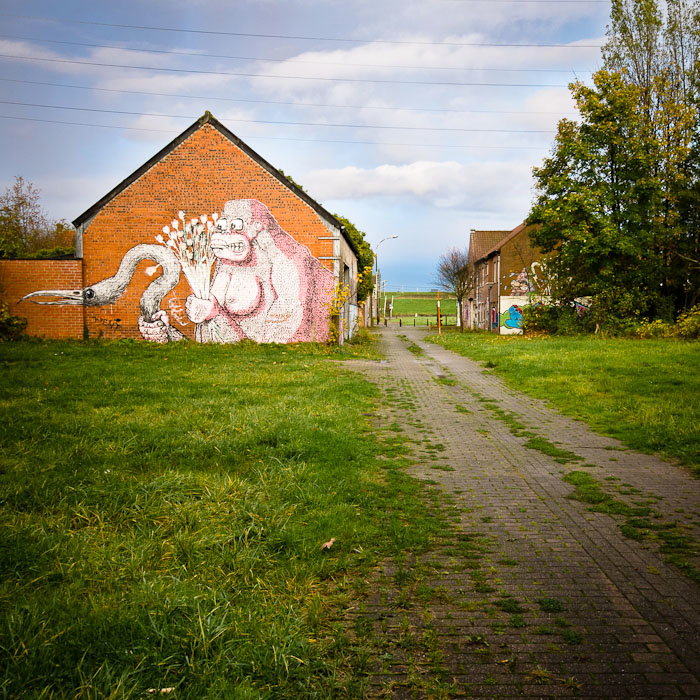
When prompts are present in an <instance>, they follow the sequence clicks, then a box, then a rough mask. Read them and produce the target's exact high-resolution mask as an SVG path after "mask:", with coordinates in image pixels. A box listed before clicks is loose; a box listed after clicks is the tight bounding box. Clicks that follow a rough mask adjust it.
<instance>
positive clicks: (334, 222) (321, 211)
mask: <svg viewBox="0 0 700 700" xmlns="http://www.w3.org/2000/svg"><path fill="white" fill-rule="evenodd" d="M205 124H210V125H211V126H213V127H214V128H215V129H216V130H217V131H218V132H219V133H220V134H221V135H222V136H224V137H225V138H227V139H228V140H229V141H231V142H232V143H233V144H235V145H236V146H238V148H240V149H241V150H242V151H243V152H244V153H245V154H246V155H247V156H249V157H250V158H252V159H253V160H254V161H255V162H256V163H257V164H258V165H259V166H260V167H262V168H264V169H265V170H267V172H268V173H270V175H272V176H273V177H274V178H275V179H276V180H278V181H279V182H281V183H282V184H283V185H284V186H285V187H288V188H289V189H290V190H291V191H292V192H294V194H295V195H296V196H297V197H299V198H300V199H302V200H303V201H304V202H305V203H306V204H308V205H309V206H310V207H311V208H312V209H313V210H314V211H315V212H316V213H317V214H318V215H319V216H320V217H321V218H322V219H325V220H326V221H327V222H328V223H329V224H331V226H334V227H336V228H337V229H339V230H340V231H341V232H342V234H343V237H344V238H345V240H346V241H347V243H348V245H349V246H350V248H351V249H352V250H353V252H354V253H355V255H357V254H358V250H357V247H356V246H355V244H354V243H353V241H352V239H351V238H350V236H348V234H347V232H346V231H345V227H344V226H343V224H341V223H340V221H338V219H336V218H335V216H333V214H331V213H330V212H329V211H328V210H327V209H325V208H324V207H322V206H321V205H320V204H319V203H318V202H317V201H316V200H315V199H313V198H312V197H310V196H309V195H308V194H307V193H306V192H304V190H302V189H301V188H300V187H298V186H297V185H295V184H294V183H293V182H291V181H290V180H289V179H288V178H287V177H285V176H284V175H283V174H282V173H281V172H280V171H279V170H277V168H275V167H274V165H271V164H270V163H269V162H268V161H266V160H265V159H264V158H263V157H262V156H261V155H260V154H259V153H257V152H256V151H254V150H253V149H252V148H251V147H250V146H248V145H247V144H246V143H244V142H243V141H241V139H239V138H238V136H236V135H235V134H234V133H233V132H232V131H230V130H229V129H227V128H226V127H225V126H224V125H223V124H222V123H221V122H220V121H219V120H218V119H216V117H214V115H213V114H212V113H211V112H205V113H204V114H203V115H202V116H201V117H200V118H199V119H197V121H195V122H194V123H193V124H191V125H190V126H189V127H187V129H185V130H184V131H183V132H182V133H181V134H180V135H179V136H176V137H175V138H174V139H173V140H172V141H171V142H170V143H169V144H168V145H167V146H165V148H163V149H161V150H160V151H158V153H156V154H155V155H154V156H153V157H152V158H151V159H149V160H148V161H146V162H145V163H144V164H143V165H142V166H141V167H140V168H138V169H137V170H135V171H134V172H133V173H131V175H129V176H128V177H127V178H125V179H124V180H122V181H121V182H120V183H119V184H118V185H117V186H116V187H115V188H114V189H112V190H110V191H109V192H108V193H107V194H106V195H105V196H104V197H102V199H100V200H99V201H98V202H96V203H95V204H93V205H92V206H91V207H90V208H89V209H87V210H86V211H84V212H83V213H82V214H81V215H80V216H78V217H77V218H76V219H75V220H74V221H73V225H74V226H75V227H76V228H77V227H78V226H80V225H81V224H84V223H85V222H86V221H89V220H90V219H91V218H92V217H93V216H95V215H96V214H97V213H98V212H99V211H100V210H101V209H102V208H103V207H104V206H106V205H107V204H108V203H109V202H110V201H111V200H112V199H114V198H115V197H116V196H117V195H118V194H119V193H120V192H122V191H123V190H125V189H126V188H127V187H128V186H129V185H131V184H132V183H133V182H135V181H136V180H138V179H139V178H140V177H141V176H142V175H143V174H144V173H146V172H148V170H150V169H151V168H152V167H153V166H154V165H156V163H158V162H160V161H161V160H162V159H163V158H165V156H167V155H168V154H169V153H170V152H172V151H174V150H175V149H176V148H177V147H178V146H179V145H180V144H181V143H182V142H183V141H186V140H187V139H188V138H189V137H190V136H191V135H192V134H193V133H194V132H195V131H197V129H201V128H202V127H203V126H204V125H205Z"/></svg>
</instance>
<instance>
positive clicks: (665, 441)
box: [430, 333, 700, 473]
mask: <svg viewBox="0 0 700 700" xmlns="http://www.w3.org/2000/svg"><path fill="white" fill-rule="evenodd" d="M430 340H432V341H433V342H440V343H441V344H443V345H445V346H446V347H448V348H450V349H451V350H454V351H455V352H458V353H461V354H463V355H466V356H468V357H471V358H473V359H476V360H479V361H481V362H490V363H492V365H493V369H492V370H490V371H492V372H495V373H496V374H499V375H500V376H502V377H503V378H504V379H505V381H506V382H508V383H509V385H510V386H512V387H514V388H516V389H518V390H520V391H523V392H525V393H526V394H530V395H532V396H536V397H538V398H542V399H546V400H549V401H550V402H551V403H552V404H553V405H554V406H555V407H556V408H558V409H560V410H562V411H563V412H564V413H567V414H569V415H572V416H574V417H576V418H580V419H582V420H584V421H586V422H587V423H588V424H589V425H590V426H591V427H592V428H593V429H594V430H596V431H598V432H601V433H603V434H607V435H611V436H614V437H617V438H619V439H620V440H622V441H623V442H624V443H625V444H627V445H628V446H630V447H632V448H634V449H637V450H640V451H643V452H653V453H659V454H661V455H664V456H666V457H670V458H675V459H678V460H679V461H680V462H682V463H684V464H686V465H689V466H691V467H693V468H694V469H695V471H696V473H700V431H698V429H697V426H698V423H700V402H698V401H697V396H699V395H700V344H699V343H697V342H688V341H678V340H666V339H664V340H633V339H603V338H593V337H537V338H531V337H527V336H496V335H491V334H486V333H463V334H462V333H447V334H445V335H443V336H442V337H441V338H438V337H437V336H431V337H430Z"/></svg>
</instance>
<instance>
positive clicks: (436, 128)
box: [0, 100, 554, 134]
mask: <svg viewBox="0 0 700 700" xmlns="http://www.w3.org/2000/svg"><path fill="white" fill-rule="evenodd" d="M0 104H3V105H18V106H21V107H45V108H49V109H65V110H70V111H75V112H99V113H100V114H127V115H130V116H136V117H165V118H167V119H197V117H198V116H199V115H194V116H193V115H183V114H154V113H148V112H131V111H126V110H118V109H97V108H93V107H72V106H62V105H46V104H38V103H35V102H12V101H10V100H0ZM227 121H233V122H239V123H241V124H275V125H277V126H322V127H331V128H341V129H386V130H391V131H398V130H406V131H453V132H465V133H484V134H487V133H488V134H552V133H554V132H553V131H552V130H551V129H465V128H461V127H444V126H396V125H384V124H335V123H328V122H293V121H278V120H273V119H239V118H238V117H230V118H227Z"/></svg>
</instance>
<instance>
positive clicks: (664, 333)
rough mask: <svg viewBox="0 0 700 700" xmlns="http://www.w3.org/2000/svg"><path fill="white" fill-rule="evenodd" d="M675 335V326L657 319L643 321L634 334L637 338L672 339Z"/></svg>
mask: <svg viewBox="0 0 700 700" xmlns="http://www.w3.org/2000/svg"><path fill="white" fill-rule="evenodd" d="M673 334H674V328H673V325H672V324H670V323H666V321H661V320H660V319H657V320H656V321H642V322H641V323H640V324H639V325H638V326H637V327H636V328H635V329H634V332H633V335H634V336H636V337H637V338H670V337H671V336H672V335H673Z"/></svg>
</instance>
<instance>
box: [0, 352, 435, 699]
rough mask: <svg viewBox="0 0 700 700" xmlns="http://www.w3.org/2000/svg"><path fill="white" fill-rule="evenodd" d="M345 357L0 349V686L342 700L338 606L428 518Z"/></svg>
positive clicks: (344, 682) (347, 657) (424, 538)
mask: <svg viewBox="0 0 700 700" xmlns="http://www.w3.org/2000/svg"><path fill="white" fill-rule="evenodd" d="M348 352H349V350H346V351H344V353H345V354H343V353H340V352H339V351H329V350H328V349H326V348H323V347H318V346H306V347H284V346H255V345H252V344H247V343H241V344H239V345H237V346H235V347H232V346H203V345H196V344H193V343H178V344H173V345H167V346H155V345H152V344H145V343H133V342H116V343H108V344H101V343H90V344H79V343H60V342H51V343H49V342H47V343H14V344H10V343H4V344H0V361H1V362H2V367H3V373H2V380H0V381H1V382H2V392H0V393H1V396H2V400H1V402H2V403H1V405H2V417H3V419H2V422H1V423H0V426H1V427H0V444H1V445H2V450H1V454H2V457H0V503H1V504H2V505H1V510H0V609H1V610H2V616H1V617H0V656H1V657H2V660H1V661H0V665H1V667H2V675H1V677H0V695H2V696H3V697H16V698H19V697H33V698H66V697H81V698H136V697H138V698H143V697H146V696H147V695H146V693H147V691H149V689H167V688H174V689H176V691H177V692H176V696H177V697H178V698H193V699H195V698H196V699H201V698H223V697H225V698H241V699H243V698H251V699H253V698H291V697H295V698H297V697H309V698H311V697H317V698H327V697H358V696H359V695H361V692H362V690H361V684H362V682H363V680H362V678H363V674H362V671H363V665H362V664H363V662H362V659H361V658H358V652H357V650H356V649H355V648H354V647H353V644H352V643H351V641H350V640H349V639H348V636H347V635H346V632H345V626H344V625H343V624H341V622H340V621H339V610H341V609H342V608H343V607H344V606H345V605H346V604H347V602H348V599H349V597H352V596H353V594H354V591H355V590H356V587H357V586H362V585H363V583H364V575H363V574H366V572H367V571H368V570H369V568H370V567H371V566H373V565H374V564H375V563H376V562H377V561H378V559H379V558H381V557H386V556H393V555H396V554H397V553H400V552H405V551H412V550H413V551H417V550H420V549H421V547H423V546H424V545H425V544H426V542H428V540H429V539H430V537H431V533H432V532H434V531H435V530H436V529H437V528H439V527H440V520H439V518H435V517H434V516H433V515H431V514H429V513H427V512H426V507H425V506H424V505H423V501H422V500H420V499H419V497H418V495H417V494H418V484H417V482H415V481H413V480H411V479H409V478H408V477H406V476H404V475H403V473H402V471H401V470H400V469H399V467H400V466H401V464H402V458H401V457H400V456H398V455H399V453H400V448H399V447H398V439H397V438H396V437H395V434H394V433H393V432H391V431H387V432H386V433H383V435H384V437H382V438H381V439H380V438H377V437H376V436H374V435H373V434H372V432H371V430H370V429H369V425H370V421H371V420H372V417H371V416H372V411H373V403H374V401H375V400H376V395H377V390H376V388H375V387H374V386H373V385H371V384H369V383H368V382H366V381H364V380H362V379H361V378H359V377H358V376H357V375H353V374H351V373H350V372H347V371H344V370H343V369H342V368H341V367H339V365H338V363H337V362H336V360H338V359H342V358H343V357H344V356H347V353H348ZM390 436H391V437H390ZM409 525H410V526H409ZM330 538H335V540H336V541H335V544H334V545H333V546H332V547H331V548H330V549H329V550H328V551H326V552H322V551H321V544H322V543H324V542H327V541H329V540H330Z"/></svg>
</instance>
